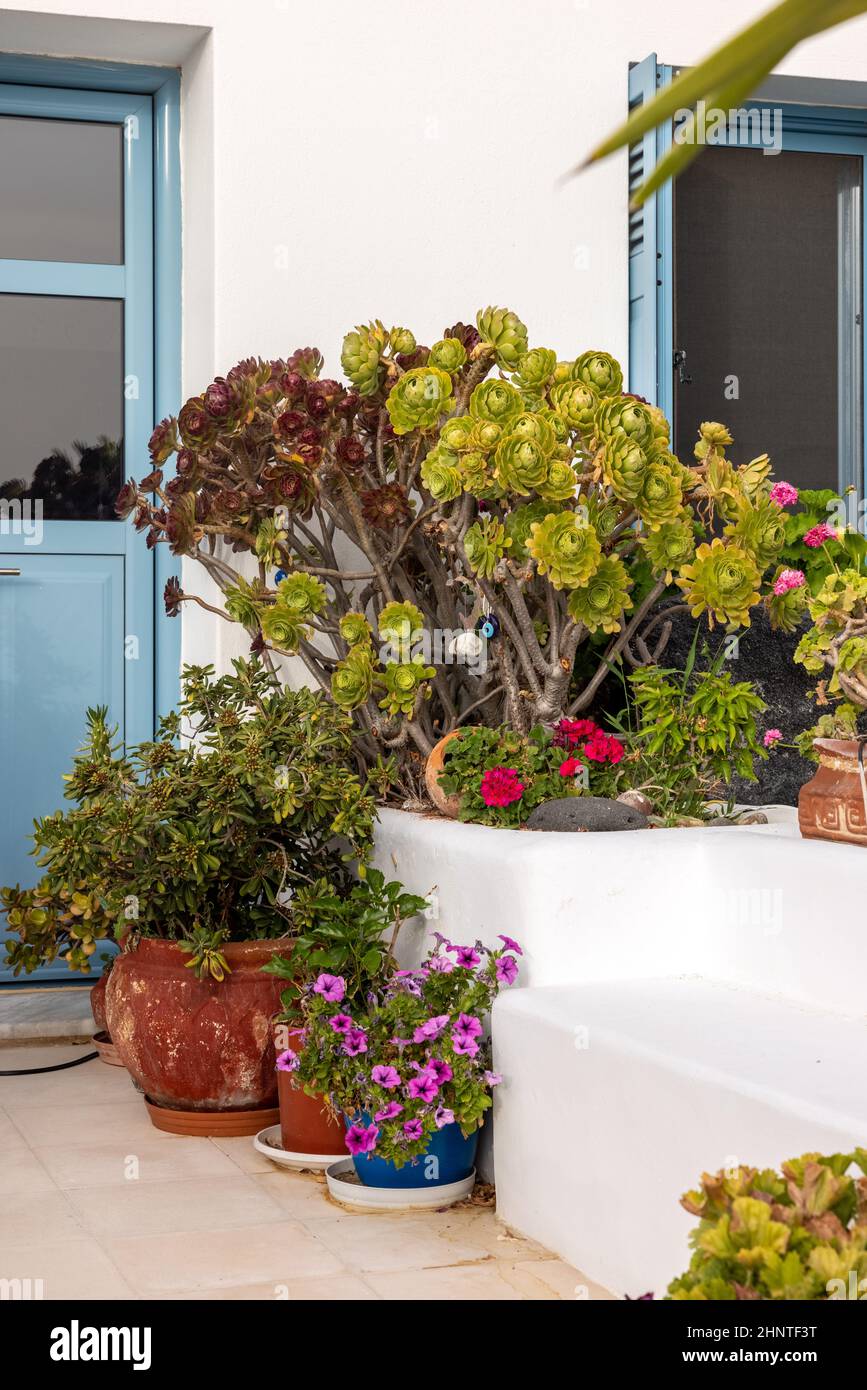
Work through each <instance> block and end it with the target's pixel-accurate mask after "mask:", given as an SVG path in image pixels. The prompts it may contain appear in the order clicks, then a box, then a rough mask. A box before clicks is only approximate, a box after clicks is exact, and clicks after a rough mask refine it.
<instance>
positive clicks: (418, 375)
mask: <svg viewBox="0 0 867 1390" xmlns="http://www.w3.org/2000/svg"><path fill="white" fill-rule="evenodd" d="M452 403H453V397H452V379H451V377H450V376H449V374H448V372H443V371H440V369H439V368H438V367H414V368H413V369H412V371H409V372H405V373H404V375H403V376H402V377H400V378H399V380H398V381H397V382H396V383H395V385H394V386H393V387H392V388H391V390H390V391H389V393H388V399H387V401H386V403H385V406H386V410H387V411H388V414H389V419H390V420H391V427H392V429H393V430H394V432H395V434H409V432H410V430H432V429H434V428H435V427H436V424H437V422H438V420H439V418H440V416H441V415H444V414H446V412H447V411H448V410H450V409H451V406H452Z"/></svg>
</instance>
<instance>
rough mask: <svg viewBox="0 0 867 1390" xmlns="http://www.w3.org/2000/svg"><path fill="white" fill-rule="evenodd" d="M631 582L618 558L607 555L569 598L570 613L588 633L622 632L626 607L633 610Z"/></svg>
mask: <svg viewBox="0 0 867 1390" xmlns="http://www.w3.org/2000/svg"><path fill="white" fill-rule="evenodd" d="M631 588H632V582H631V580H630V578H629V575H628V574H627V572H626V566H625V565H624V563H623V561H622V560H621V559H619V557H618V556H616V555H606V556H604V557H603V558H602V559H601V560H600V562H599V565H598V567H597V568H596V570H595V571H594V572H593V574H591V576H590V578H589V579H588V580H587V582H586V584H584V585H583V586H582V587H581V588H580V589H573V591H572V593H571V594H570V595H569V612H570V613H571V615H572V617H573V618H574V619H575V621H576V622H578V623H583V624H584V626H585V627H586V628H587V631H588V632H598V631H599V630H600V629H601V630H602V632H619V631H620V627H621V621H620V620H621V618H622V617H623V611H624V609H626V608H631V607H632V600H631V598H630V597H629V590H630V589H631Z"/></svg>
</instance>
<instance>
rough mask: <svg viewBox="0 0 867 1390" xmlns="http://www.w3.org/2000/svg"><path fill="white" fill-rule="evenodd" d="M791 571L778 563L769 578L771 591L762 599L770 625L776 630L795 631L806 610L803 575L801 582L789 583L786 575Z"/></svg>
mask: <svg viewBox="0 0 867 1390" xmlns="http://www.w3.org/2000/svg"><path fill="white" fill-rule="evenodd" d="M791 573H792V571H791V570H787V569H786V568H785V566H783V565H780V566H779V567H778V568H777V570H776V572H775V574H774V576H773V579H772V580H771V592H770V593H769V594H768V595H767V596H766V598H765V600H764V604H765V608H766V610H767V614H768V617H769V618H770V621H771V627H772V628H774V630H775V631H777V632H795V631H796V629H797V628H799V627H800V625H801V622H802V620H803V617H804V614H805V613H806V611H807V594H808V590H807V587H806V585H805V584H804V583H803V578H804V576H803V575H801V580H802V582H801V584H798V585H795V584H789V583H787V582H786V576H788V575H790V574H791ZM781 581H782V582H781Z"/></svg>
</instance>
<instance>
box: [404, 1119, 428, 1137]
mask: <svg viewBox="0 0 867 1390" xmlns="http://www.w3.org/2000/svg"><path fill="white" fill-rule="evenodd" d="M403 1132H404V1134H405V1135H406V1137H407V1139H420V1138H421V1136H422V1135H423V1134H424V1125H423V1124H422V1122H421V1120H407V1122H406V1124H405V1125H404V1127H403Z"/></svg>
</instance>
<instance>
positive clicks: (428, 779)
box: [424, 729, 461, 820]
mask: <svg viewBox="0 0 867 1390" xmlns="http://www.w3.org/2000/svg"><path fill="white" fill-rule="evenodd" d="M460 736H461V730H460V729H452V731H451V733H450V734H446V735H445V736H444V737H443V738H441V739H440V741H439V743H435V744H434V746H433V748H432V749H431V751H430V753H429V754H428V759H427V763H426V764H425V769H424V784H425V786H426V787H427V794H428V796H429V797H430V799H431V801H432V802H433V804H434V806H436V808H437V810H438V811H439V812H440V814H441V815H443V816H449V817H451V819H452V820H457V817H458V814H459V812H460V809H461V799H460V797H459V796H458V795H457V794H455V795H453V796H447V795H446V793H445V792H444V791H443V789H442V787H441V786H440V782H439V777H440V773H441V772H442V770H443V767H444V765H445V753H446V749H447V748H448V746H449V744H450V743H451V741H452V739H453V738H460Z"/></svg>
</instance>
